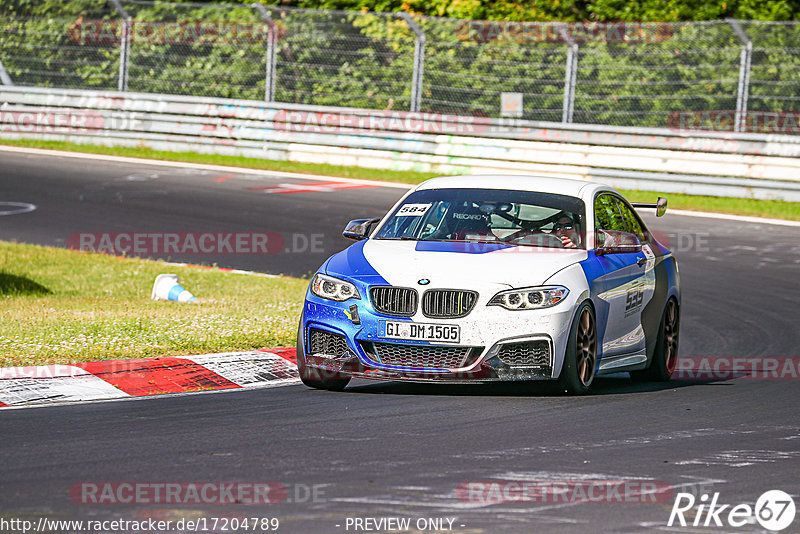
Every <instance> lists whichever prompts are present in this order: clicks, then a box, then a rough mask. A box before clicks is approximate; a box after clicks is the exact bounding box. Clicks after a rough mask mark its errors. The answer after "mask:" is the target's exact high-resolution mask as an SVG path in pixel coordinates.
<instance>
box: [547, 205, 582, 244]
mask: <svg viewBox="0 0 800 534" xmlns="http://www.w3.org/2000/svg"><path fill="white" fill-rule="evenodd" d="M553 235H554V236H556V237H557V238H559V239H560V240H561V244H562V245H563V246H564V248H578V243H579V242H580V236H579V235H578V230H577V228H576V225H575V221H573V220H572V217H570V216H569V215H567V214H566V213H565V214H563V215H561V217H559V218H558V220H557V221H556V222H555V223H554V224H553Z"/></svg>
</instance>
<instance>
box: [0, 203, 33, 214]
mask: <svg viewBox="0 0 800 534" xmlns="http://www.w3.org/2000/svg"><path fill="white" fill-rule="evenodd" d="M35 209H36V206H35V205H34V204H28V203H27V202H0V216H3V215H20V214H22V213H30V212H32V211H34V210H35Z"/></svg>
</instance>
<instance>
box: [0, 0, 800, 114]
mask: <svg viewBox="0 0 800 534" xmlns="http://www.w3.org/2000/svg"><path fill="white" fill-rule="evenodd" d="M123 4H124V5H125V7H126V9H128V11H129V13H130V14H131V16H132V17H133V20H134V24H135V25H137V27H143V26H138V25H144V24H146V23H151V22H155V23H156V24H162V23H170V22H177V23H181V24H188V25H189V26H191V24H192V23H194V22H196V21H214V22H217V23H220V22H221V23H223V24H225V23H233V22H242V23H247V24H253V25H255V26H258V25H262V23H263V21H261V20H260V17H259V15H258V13H257V12H256V11H255V10H254V9H253V8H252V7H251V6H250V5H249V2H241V3H228V4H223V3H218V2H199V3H198V2H195V3H189V2H177V3H172V4H169V3H147V2H130V1H128V0H123ZM287 5H294V6H301V7H303V8H311V7H313V8H326V9H336V10H341V11H318V10H309V9H296V8H293V9H288V8H286V6H287ZM799 6H800V0H778V1H774V2H766V1H761V0H732V1H718V2H712V3H708V2H706V1H701V0H667V1H663V0H660V1H656V0H642V1H641V2H635V3H632V2H628V1H624V0H595V1H592V2H587V1H582V0H533V1H530V0H528V1H522V0H497V1H494V2H489V1H485V0H484V1H481V0H291V1H289V2H287V1H281V2H280V4H279V5H268V6H267V9H268V11H269V12H270V14H271V17H272V19H273V20H274V21H275V24H276V31H277V35H278V41H277V65H276V91H275V99H276V100H277V101H278V102H287V103H300V104H312V105H333V106H346V107H359V108H371V109H388V110H407V109H409V107H410V103H411V80H412V72H413V53H414V34H413V32H412V31H411V30H410V28H409V27H408V25H407V24H406V22H405V21H404V20H403V19H402V18H401V17H399V16H398V15H397V14H376V13H375V11H397V10H401V9H403V10H407V11H409V12H410V13H415V15H414V18H415V20H416V21H417V23H418V24H419V25H420V27H422V29H423V30H424V32H425V35H426V39H427V42H426V45H425V54H424V66H425V69H424V77H423V87H422V109H423V110H424V111H435V112H448V113H472V114H479V115H487V116H498V115H499V112H500V98H501V93H502V92H517V93H522V94H523V95H524V96H523V103H524V109H523V118H526V119H533V120H547V121H559V120H561V115H562V106H563V102H564V85H565V82H564V80H565V73H566V63H567V50H568V46H567V45H566V43H565V42H564V40H563V39H561V38H560V37H559V36H558V35H557V34H555V33H554V31H552V29H551V30H550V33H547V31H545V28H546V27H545V26H526V28H528V29H527V30H525V31H526V32H528V33H524V32H523V33H519V32H517V33H514V32H515V31H516V30H519V29H520V28H523V26H522V25H520V24H516V25H515V23H514V22H512V21H520V20H522V21H545V20H560V21H603V20H609V21H648V20H649V21H664V24H663V25H659V24H644V25H641V27H640V26H636V25H634V26H628V28H632V29H630V30H628V33H626V35H628V37H633V41H631V40H620V39H613V38H612V39H604V38H596V37H592V36H590V37H589V38H588V39H579V42H578V61H577V68H578V71H577V81H576V86H575V106H574V121H575V122H587V123H604V124H617V125H633V126H653V127H664V126H667V125H668V124H669V119H670V115H671V114H674V113H676V112H680V111H687V110H696V111H710V110H733V109H735V107H736V98H737V92H738V78H739V61H740V53H741V49H742V45H741V43H740V41H739V40H738V38H737V37H736V35H735V33H734V32H733V31H732V30H731V27H730V26H729V24H727V23H726V22H724V21H722V20H719V19H722V18H725V17H731V16H732V17H739V18H751V19H760V20H762V21H767V20H791V19H796V18H797V15H798V12H800V7H799ZM366 10H370V12H367V11H366ZM430 15H434V16H437V17H450V18H431V17H429V16H430ZM459 19H483V20H484V22H474V21H469V20H459ZM705 19H716V20H717V21H716V22H705V23H683V22H678V21H687V20H705ZM118 20H119V17H118V15H117V14H116V13H115V12H114V10H113V8H112V7H111V6H110V4H109V3H108V2H107V1H106V0H75V1H71V2H64V1H62V0H0V27H1V28H2V30H3V31H2V32H0V61H2V62H3V63H4V65H5V67H6V69H7V70H8V72H9V75H10V76H11V78H12V79H13V80H14V81H15V82H16V83H18V84H20V85H36V86H42V87H78V88H97V89H115V88H116V87H117V81H118V73H119V58H120V40H119V37H120V32H121V26H120V25H119V23H118ZM487 20H488V21H490V22H485V21H487ZM87 21H90V22H91V21H117V22H116V23H114V24H115V25H114V24H112V26H110V27H111V28H113V31H114V32H116V34H115V35H116V36H117V39H116V40H113V39H112V40H110V41H109V40H105V41H104V40H99V41H98V40H96V39H94V40H93V39H91V38H90V39H86V38H85V37H86V36H85V35H84V34H82V33H81V31H83V30H81V28H84V29H85V28H86V22H87ZM491 21H494V22H491ZM499 21H501V22H499ZM743 26H744V27H745V31H746V32H747V34H748V35H749V36H750V38H751V39H752V40H753V47H754V48H753V55H752V72H751V83H750V86H749V91H750V105H749V109H751V110H757V111H777V112H786V111H797V110H800V96H797V95H799V94H800V91H798V88H800V68H798V67H799V66H800V25H798V26H795V25H786V24H777V23H767V22H744V23H743ZM515 29H516V30H515ZM265 32H266V30H265V29H264V34H263V35H262V38H261V39H254V40H251V41H247V40H244V41H241V40H231V39H226V38H219V39H212V40H210V41H203V40H193V39H186V38H182V37H181V38H178V39H173V40H170V39H159V38H141V37H139V36H135V38H134V41H133V43H132V45H131V47H130V63H129V65H130V67H129V83H128V88H129V90H131V91H140V92H153V93H167V94H184V95H200V96H214V97H231V98H244V99H254V100H261V99H263V98H264V90H265V81H264V80H265V71H266V42H265V39H264V38H263V37H265ZM637 32H641V34H643V35H644V38H643V39H641V40H638V41H640V42H638V41H637V39H636V37H637V35H638V34H637ZM76 36H77V38H76ZM89 37H91V33H89Z"/></svg>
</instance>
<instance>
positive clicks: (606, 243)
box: [594, 230, 642, 256]
mask: <svg viewBox="0 0 800 534" xmlns="http://www.w3.org/2000/svg"><path fill="white" fill-rule="evenodd" d="M595 241H596V243H597V244H596V245H595V250H594V253H595V254H596V255H598V256H605V255H606V254H629V253H636V252H641V251H642V243H641V241H639V238H638V237H636V234H632V233H630V232H622V231H619V230H598V231H597V234H596V236H595Z"/></svg>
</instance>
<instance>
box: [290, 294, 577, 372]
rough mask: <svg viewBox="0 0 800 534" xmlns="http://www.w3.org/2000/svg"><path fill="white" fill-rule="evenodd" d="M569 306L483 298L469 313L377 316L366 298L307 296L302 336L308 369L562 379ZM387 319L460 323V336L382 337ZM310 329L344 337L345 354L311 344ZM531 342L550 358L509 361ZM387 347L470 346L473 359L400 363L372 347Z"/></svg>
mask: <svg viewBox="0 0 800 534" xmlns="http://www.w3.org/2000/svg"><path fill="white" fill-rule="evenodd" d="M489 297H491V295H490V296H489ZM482 300H483V299H482ZM353 304H355V305H356V307H357V315H358V323H360V324H355V323H354V320H353V313H352V312H351V311H350V306H352V305H353ZM570 304H571V303H569V302H564V303H561V304H559V305H558V306H555V307H553V308H549V309H544V310H525V311H509V310H505V309H503V308H500V307H498V306H486V304H485V301H483V302H479V303H478V305H477V306H476V307H475V309H473V311H472V312H471V313H470V314H469V315H468V316H467V317H463V318H460V319H437V320H431V319H429V318H426V317H424V316H422V315H419V316H414V317H411V318H399V317H390V316H386V315H382V314H380V313H377V312H376V311H375V310H374V309H373V308H372V306H371V304H370V302H369V301H368V300H350V301H347V302H344V303H339V302H335V301H328V300H324V299H320V298H319V297H316V296H315V295H313V294H311V293H309V294H308V295H307V297H306V302H305V305H304V309H303V317H302V320H301V328H302V329H303V332H302V336H301V338H300V339H301V342H302V343H303V353H304V354H305V365H306V366H307V367H309V368H313V369H319V370H321V371H325V372H328V373H336V374H337V375H339V376H341V375H344V376H350V377H354V378H366V379H373V380H399V381H412V382H448V383H473V382H494V381H517V380H547V379H553V378H556V377H557V376H558V373H559V372H560V369H561V363H562V361H563V356H564V351H565V348H566V339H567V335H568V330H569V325H570V324H571V321H572V310H573V306H571V305H570ZM381 320H389V321H409V322H419V323H431V322H435V323H440V324H457V325H459V326H460V331H461V339H460V341H459V343H458V344H457V345H452V344H443V343H430V342H419V341H403V340H394V339H391V340H390V339H384V338H381V337H379V336H378V332H379V327H378V325H379V321H381ZM312 330H317V331H322V332H326V333H330V334H334V335H338V336H342V337H343V338H344V341H345V343H346V346H347V349H346V351H343V350H339V351H338V353H337V354H326V353H320V352H319V351H317V352H316V353H315V351H313V350H311V346H310V344H309V333H310V332H312ZM527 343H534V344H535V345H536V346H537V347H542V346H545V345H546V346H547V357H546V358H542V357H538V358H537V360H536V362H535V364H530V363H531V362H523V363H524V364H522V365H520V364H519V362H518V361H516V362H512V363H514V365H509V364H508V363H507V362H508V358H507V357H506V356H507V354H508V353H509V350H510V349H509V347H511V346H512V345H513V346H516V345H521V344H527ZM383 344H387V345H393V346H400V348H404V349H409V350H411V351H413V350H414V349H415V348H416V349H420V350H421V349H423V348H425V349H427V350H428V351H429V352H430V351H431V350H433V351H436V350H444V349H453V348H463V349H467V348H470V349H471V350H470V351H468V352H469V357H465V358H464V360H463V361H462V364H463V365H457V366H454V365H448V366H444V367H443V366H437V365H435V364H430V365H419V364H415V365H413V366H412V365H396V364H390V363H387V362H385V361H382V360H381V358H380V357H376V352H377V350H375V349H374V348H373V347H375V346H376V345H383ZM339 346H341V345H339ZM501 351H502V352H501ZM504 360H505V361H504Z"/></svg>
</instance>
